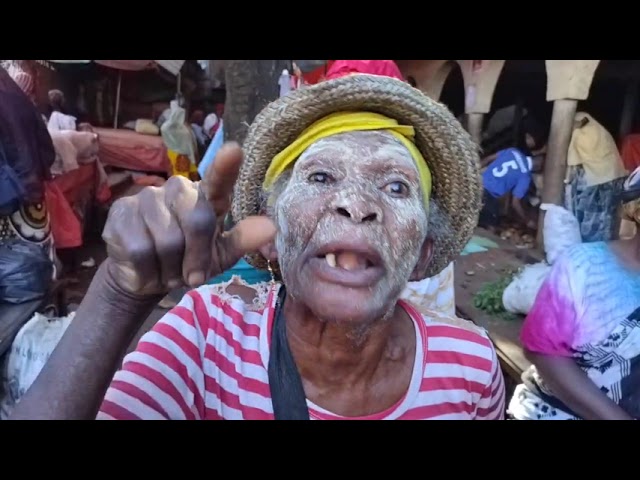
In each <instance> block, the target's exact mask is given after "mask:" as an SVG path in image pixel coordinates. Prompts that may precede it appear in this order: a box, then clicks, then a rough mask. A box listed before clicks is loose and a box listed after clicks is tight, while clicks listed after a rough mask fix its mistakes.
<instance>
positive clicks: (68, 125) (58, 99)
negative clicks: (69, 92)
mask: <svg viewBox="0 0 640 480" xmlns="http://www.w3.org/2000/svg"><path fill="white" fill-rule="evenodd" d="M66 103H67V101H66V99H65V96H64V93H62V91H60V90H50V91H49V108H50V110H51V114H50V115H49V123H48V127H49V130H50V131H51V130H53V131H61V130H76V121H77V119H76V117H74V116H72V115H68V114H67V109H66Z"/></svg>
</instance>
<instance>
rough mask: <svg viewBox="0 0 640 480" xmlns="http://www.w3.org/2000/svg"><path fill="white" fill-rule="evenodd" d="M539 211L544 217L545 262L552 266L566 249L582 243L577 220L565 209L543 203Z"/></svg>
mask: <svg viewBox="0 0 640 480" xmlns="http://www.w3.org/2000/svg"><path fill="white" fill-rule="evenodd" d="M540 209H541V210H545V211H546V212H547V213H546V214H545V216H544V227H543V235H544V251H545V253H546V256H547V262H549V264H551V265H552V264H553V263H554V262H555V261H556V259H557V258H558V257H559V256H560V255H561V254H562V252H564V251H565V250H566V249H567V248H569V247H572V246H574V245H578V244H580V243H582V236H581V235H580V224H579V223H578V219H577V218H576V217H575V216H574V215H573V214H572V213H571V212H570V211H569V210H567V209H566V208H563V207H560V206H558V205H553V204H549V203H544V204H542V205H540Z"/></svg>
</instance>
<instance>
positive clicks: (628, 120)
mask: <svg viewBox="0 0 640 480" xmlns="http://www.w3.org/2000/svg"><path fill="white" fill-rule="evenodd" d="M637 104H638V81H637V80H635V79H632V80H629V82H628V83H627V90H626V92H625V95H624V104H623V105H622V115H620V128H619V130H618V139H619V140H623V139H624V137H626V136H627V135H629V134H630V133H631V129H632V128H633V120H634V117H635V113H636V105H637Z"/></svg>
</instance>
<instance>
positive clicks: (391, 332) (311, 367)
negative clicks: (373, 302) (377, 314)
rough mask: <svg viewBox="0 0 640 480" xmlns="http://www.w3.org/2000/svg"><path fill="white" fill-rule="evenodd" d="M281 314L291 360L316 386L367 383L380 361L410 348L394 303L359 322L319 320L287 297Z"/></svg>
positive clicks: (406, 321) (410, 336)
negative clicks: (367, 320)
mask: <svg viewBox="0 0 640 480" xmlns="http://www.w3.org/2000/svg"><path fill="white" fill-rule="evenodd" d="M284 314H285V318H286V322H287V336H288V339H289V344H290V346H291V351H292V353H293V356H294V358H295V361H296V365H297V366H298V369H299V371H300V373H301V375H302V377H303V379H305V380H307V381H309V382H311V383H313V384H315V385H318V386H319V385H324V384H326V385H331V386H335V385H336V384H338V385H344V386H348V385H356V384H362V383H363V382H364V383H368V382H370V381H371V380H372V378H373V377H374V376H375V375H376V372H377V371H378V369H379V367H380V365H381V364H382V363H384V362H385V361H387V360H390V361H398V360H400V359H401V357H403V356H404V355H405V354H407V352H414V351H415V334H414V330H413V323H412V321H411V319H410V317H409V316H408V314H407V313H406V312H405V311H404V310H403V309H402V308H400V307H398V306H396V307H395V308H394V311H393V312H392V314H391V315H390V316H388V318H380V319H378V320H374V321H372V322H370V323H369V324H367V325H365V326H362V325H349V324H348V323H346V322H345V323H337V322H327V321H323V320H321V319H318V318H317V317H315V315H313V313H311V312H310V311H309V310H308V309H307V308H306V307H305V306H303V305H300V304H299V303H297V302H296V301H295V300H294V299H292V298H291V297H289V298H287V301H286V302H285V305H284ZM408 327H409V328H408Z"/></svg>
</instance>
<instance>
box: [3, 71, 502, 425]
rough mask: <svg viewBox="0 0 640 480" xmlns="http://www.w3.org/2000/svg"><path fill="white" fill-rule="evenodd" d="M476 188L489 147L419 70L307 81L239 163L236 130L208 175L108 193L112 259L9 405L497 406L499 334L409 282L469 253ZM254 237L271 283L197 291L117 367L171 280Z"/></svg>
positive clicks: (45, 414)
mask: <svg viewBox="0 0 640 480" xmlns="http://www.w3.org/2000/svg"><path fill="white" fill-rule="evenodd" d="M236 177H237V182H235V190H234V192H233V204H232V213H233V218H234V219H235V220H236V221H237V224H236V225H235V227H234V228H233V229H232V230H231V231H229V232H228V233H226V234H221V232H222V231H223V230H222V229H221V222H222V220H223V218H224V213H225V212H226V211H227V209H228V208H229V198H231V190H230V187H229V185H231V184H232V183H234V180H235V179H236ZM481 193H482V186H481V181H480V176H479V173H478V154H477V148H476V146H475V145H474V144H473V142H472V141H471V139H470V137H469V136H468V134H467V133H466V132H465V131H464V130H463V129H462V127H461V126H460V124H459V123H458V122H457V121H456V120H455V118H453V117H452V115H451V113H450V112H449V111H448V110H447V109H446V108H445V107H444V106H442V105H440V104H438V103H437V102H434V101H433V100H430V99H429V98H428V97H426V96H424V95H423V94H422V93H421V92H420V91H418V90H416V89H414V88H412V87H411V86H410V85H408V84H406V83H404V82H402V81H400V80H397V79H392V78H385V77H381V76H374V75H359V74H357V75H349V76H346V77H343V78H338V79H335V80H330V81H327V82H325V83H322V84H319V85H316V86H311V87H308V88H305V89H301V90H296V91H294V92H292V93H290V94H289V95H287V96H285V97H283V98H281V99H279V100H277V101H276V102H274V103H272V104H270V105H269V106H267V107H266V108H265V110H264V111H263V112H262V113H261V114H260V115H259V116H258V117H257V118H256V120H255V121H254V123H253V125H252V127H251V129H250V131H249V135H248V137H247V140H246V142H245V145H244V162H242V151H241V150H240V148H239V147H237V146H235V145H227V146H225V147H224V148H223V149H221V150H220V152H219V153H218V156H217V159H216V161H215V162H214V164H213V166H212V168H211V169H209V170H208V171H207V174H206V176H205V178H204V179H203V180H202V181H201V182H200V183H199V184H196V183H192V182H190V181H189V180H187V179H186V178H182V177H175V178H171V179H170V180H169V181H168V182H167V183H166V185H165V186H164V187H161V188H148V189H146V190H143V191H142V192H140V194H138V195H137V196H135V197H130V198H125V199H122V200H119V201H118V202H117V203H116V204H115V205H114V206H113V208H112V211H111V214H110V218H109V221H108V224H107V226H106V228H105V232H104V238H105V240H106V242H107V243H108V247H109V258H108V259H107V260H106V261H105V263H103V264H102V265H101V267H100V269H99V271H98V273H97V274H96V277H95V278H94V280H93V283H92V285H91V288H90V290H89V292H88V294H87V296H86V297H85V299H84V302H83V304H82V305H81V306H80V308H79V309H78V311H77V313H76V317H75V320H74V322H73V323H72V324H71V326H70V327H69V329H68V330H67V332H66V334H65V336H64V337H63V339H62V340H61V342H60V343H59V345H58V347H57V349H56V350H55V352H54V353H53V355H52V356H51V358H50V360H49V362H48V364H47V365H46V366H45V368H44V369H43V371H42V372H41V374H40V376H39V377H38V379H37V380H36V382H35V383H34V384H33V386H32V388H31V389H30V390H29V391H28V392H27V394H26V396H25V397H24V399H23V400H22V402H21V403H20V404H19V405H18V406H17V409H16V410H15V411H14V414H13V416H12V418H23V419H24V418H65V419H71V418H92V417H95V416H96V415H97V417H98V418H101V419H274V418H275V419H477V420H484V419H500V418H502V417H503V406H504V386H503V378H502V374H501V371H500V367H499V363H498V360H497V358H496V353H495V350H494V348H493V346H492V345H491V342H490V341H489V339H488V337H487V335H486V333H485V332H484V331H483V330H480V329H478V328H476V327H475V326H473V325H471V324H469V323H468V322H464V321H462V320H459V319H455V318H450V317H446V316H444V315H438V314H434V315H431V316H429V315H424V314H422V315H421V314H419V313H418V312H417V310H416V309H415V308H413V307H412V305H411V304H410V303H407V302H404V301H400V300H399V296H400V294H401V292H402V290H403V288H404V287H405V285H406V284H407V282H408V281H409V280H410V279H420V278H424V277H427V276H433V275H435V274H437V273H438V272H439V271H440V270H441V269H442V268H444V267H445V266H446V265H448V264H449V263H450V262H451V260H453V258H454V257H455V256H456V255H457V254H458V253H459V252H460V251H461V249H462V248H463V246H464V245H465V243H466V242H467V241H468V239H469V238H470V236H471V234H472V231H473V228H474V226H475V223H476V221H477V218H478V210H479V204H480V197H481ZM245 254H247V260H248V261H249V262H250V263H252V264H253V265H254V266H256V267H258V268H265V269H269V270H270V271H271V272H272V273H273V275H274V277H273V282H271V284H270V285H269V286H268V287H267V288H264V289H263V288H256V289H255V291H254V298H252V299H243V298H240V296H238V295H232V294H230V293H228V292H226V291H224V290H222V289H221V288H220V287H219V286H200V287H199V288H197V289H195V290H193V291H191V292H190V293H188V294H187V295H186V296H185V298H184V299H183V300H182V301H181V302H180V304H179V305H178V306H177V307H176V308H174V309H173V310H172V311H171V312H169V313H168V314H167V315H166V316H165V317H164V318H163V319H162V320H160V321H159V322H158V323H157V325H156V326H155V327H154V328H153V329H152V330H151V331H150V332H149V333H147V334H146V335H145V336H144V337H143V338H142V339H141V341H140V343H139V345H138V347H137V349H136V350H135V351H134V352H133V353H131V354H129V355H128V356H127V357H125V359H124V363H123V365H122V369H121V370H120V371H118V372H117V373H116V374H115V377H114V376H113V375H114V371H115V370H116V368H117V366H118V364H119V361H120V358H121V354H122V351H123V350H124V349H125V348H126V346H127V344H128V342H130V340H131V338H132V336H133V335H134V334H135V333H136V331H137V330H138V328H139V327H140V324H141V323H142V322H143V321H144V319H145V318H146V316H147V313H148V312H149V310H150V309H151V308H152V307H153V305H154V304H155V303H157V301H158V299H159V297H161V296H162V295H163V294H164V293H165V292H166V291H167V290H168V289H169V288H175V287H177V286H180V285H181V284H183V283H186V284H188V285H190V286H194V287H196V286H199V285H201V284H202V283H203V282H204V281H205V280H206V279H208V278H211V277H212V276H213V275H215V274H217V273H220V272H223V271H225V270H226V269H228V268H229V267H231V266H232V265H234V264H235V263H236V262H237V261H238V259H240V258H241V257H242V256H243V255H245ZM105 392H106V394H105Z"/></svg>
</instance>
